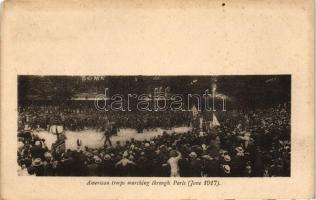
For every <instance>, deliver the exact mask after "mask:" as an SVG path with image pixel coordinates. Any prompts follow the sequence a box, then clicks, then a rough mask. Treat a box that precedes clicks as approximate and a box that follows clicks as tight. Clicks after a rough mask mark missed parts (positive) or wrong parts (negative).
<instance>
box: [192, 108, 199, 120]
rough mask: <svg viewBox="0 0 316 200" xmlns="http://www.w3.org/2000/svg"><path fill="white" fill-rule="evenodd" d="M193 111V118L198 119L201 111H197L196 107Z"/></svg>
mask: <svg viewBox="0 0 316 200" xmlns="http://www.w3.org/2000/svg"><path fill="white" fill-rule="evenodd" d="M191 110H192V115H193V117H194V118H196V117H197V115H198V114H199V111H198V110H197V109H196V107H195V105H193V106H192V108H191Z"/></svg>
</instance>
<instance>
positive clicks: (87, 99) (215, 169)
mask: <svg viewBox="0 0 316 200" xmlns="http://www.w3.org/2000/svg"><path fill="white" fill-rule="evenodd" d="M17 131H18V132H17V135H18V137H17V138H18V150H17V153H18V157H17V158H18V160H17V162H18V165H19V167H20V168H19V170H18V174H19V175H20V176H123V177H289V176H290V175H291V76H290V75H247V76H233V75H231V76H18V130H17Z"/></svg>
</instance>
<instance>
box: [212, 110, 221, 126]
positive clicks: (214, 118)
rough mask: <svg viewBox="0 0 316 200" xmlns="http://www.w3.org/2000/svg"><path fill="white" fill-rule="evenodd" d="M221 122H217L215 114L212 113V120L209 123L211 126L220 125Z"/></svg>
mask: <svg viewBox="0 0 316 200" xmlns="http://www.w3.org/2000/svg"><path fill="white" fill-rule="evenodd" d="M220 125H221V124H220V123H219V121H218V120H217V117H216V115H215V114H214V113H213V120H212V122H211V124H210V126H211V127H216V126H220Z"/></svg>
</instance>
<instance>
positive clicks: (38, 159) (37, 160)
mask: <svg viewBox="0 0 316 200" xmlns="http://www.w3.org/2000/svg"><path fill="white" fill-rule="evenodd" d="M42 164H43V162H42V160H41V159H40V158H35V159H34V160H33V162H32V165H33V166H34V167H39V166H41V165H42Z"/></svg>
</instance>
